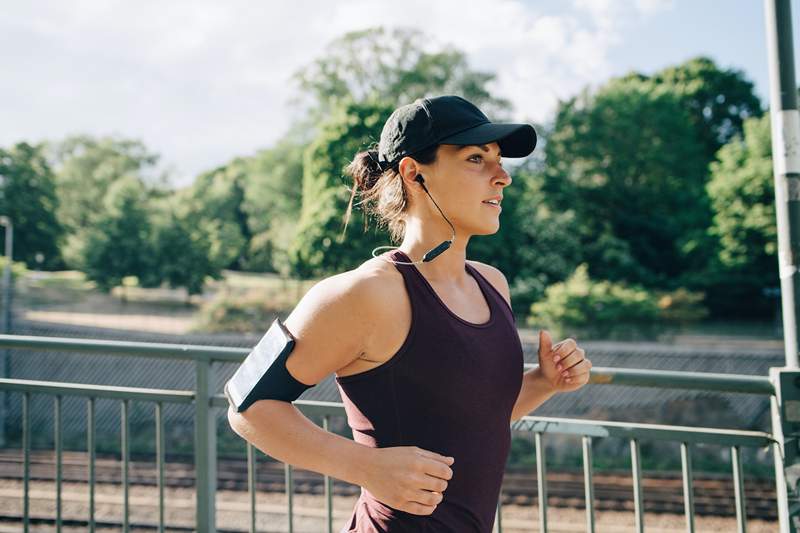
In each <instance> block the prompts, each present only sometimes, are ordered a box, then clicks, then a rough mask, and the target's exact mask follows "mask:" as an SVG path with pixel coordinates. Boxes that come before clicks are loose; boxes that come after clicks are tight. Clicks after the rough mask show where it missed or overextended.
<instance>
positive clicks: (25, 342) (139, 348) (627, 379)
mask: <svg viewBox="0 0 800 533" xmlns="http://www.w3.org/2000/svg"><path fill="white" fill-rule="evenodd" d="M0 348H14V349H27V350H62V351H63V350H66V351H79V352H94V353H103V354H106V355H115V356H135V357H153V358H161V359H182V360H194V361H219V362H229V363H238V362H241V361H242V359H244V357H245V356H246V355H247V354H248V353H250V349H249V348H232V347H221V346H202V345H195V344H168V343H156V342H130V341H111V340H92V339H72V338H65V337H35V336H28V335H0ZM525 367H526V368H527V369H531V368H535V367H536V365H532V364H527V365H525ZM591 373H592V375H591V378H590V383H592V384H596V385H633V386H642V387H659V388H665V389H696V390H706V391H708V390H715V391H725V392H739V393H748V394H769V395H772V394H775V388H774V387H773V385H772V383H771V382H770V380H769V378H768V377H767V376H747V375H739V374H713V373H710V372H678V371H668V370H647V369H636V368H610V367H593V368H592V372H591Z"/></svg>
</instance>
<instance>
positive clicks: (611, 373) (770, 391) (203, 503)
mask: <svg viewBox="0 0 800 533" xmlns="http://www.w3.org/2000/svg"><path fill="white" fill-rule="evenodd" d="M2 348H6V349H29V350H56V351H78V352H82V353H90V352H91V353H100V354H105V355H110V356H123V357H124V356H138V357H143V356H144V357H152V358H161V359H164V358H166V359H180V360H188V361H193V362H194V365H195V374H196V384H195V389H194V390H164V389H148V388H139V387H117V386H104V385H84V384H75V383H58V382H48V381H34V380H22V379H8V378H5V379H0V391H5V392H17V393H21V394H22V449H23V487H22V492H23V528H24V530H25V531H28V529H29V525H30V505H29V491H30V464H31V462H30V453H31V422H30V416H31V413H30V409H31V395H34V394H36V395H48V396H52V397H53V409H54V411H53V415H54V416H53V426H54V427H53V430H54V448H55V462H56V469H55V470H56V473H55V484H56V506H55V509H56V518H55V524H56V529H57V530H60V529H61V525H62V494H61V490H62V488H61V487H62V482H63V480H62V454H63V449H62V442H61V441H62V431H61V429H62V425H63V407H62V403H63V401H62V399H63V398H64V397H66V396H73V397H74V396H77V397H82V398H85V399H86V413H87V425H86V427H87V430H86V443H87V451H88V465H87V468H88V472H87V479H88V482H89V509H88V516H87V523H88V525H89V530H90V531H94V529H95V527H96V520H95V491H94V485H95V443H96V433H95V415H96V411H95V402H96V400H97V399H112V400H117V401H119V404H120V415H121V416H120V450H121V459H122V460H121V468H122V471H121V479H122V501H123V511H122V515H123V519H122V528H123V531H128V529H129V527H130V522H129V515H130V512H129V511H130V507H129V490H130V479H129V475H128V473H129V462H130V428H129V412H130V404H131V402H146V403H150V404H152V405H153V413H154V427H155V441H156V442H155V449H156V465H155V468H156V473H157V475H156V486H157V491H158V526H157V527H158V530H159V531H164V529H165V527H166V524H165V522H164V488H165V485H164V457H165V446H164V417H163V409H164V406H165V405H166V404H190V405H192V406H193V408H194V464H195V484H196V486H195V489H196V492H195V499H196V502H195V513H196V514H195V524H194V527H195V528H196V529H197V530H198V531H202V532H213V531H215V529H216V525H215V522H216V515H215V510H216V504H215V493H216V487H217V464H216V460H217V457H216V438H217V435H216V418H217V415H218V414H219V412H220V410H221V409H226V408H227V400H226V399H225V398H224V396H222V395H220V394H214V391H213V390H212V385H211V384H212V381H213V380H212V379H211V378H212V375H211V374H212V372H211V365H212V363H215V362H228V363H230V362H239V361H241V360H242V359H243V358H244V356H246V355H247V353H248V352H249V350H248V349H244V348H217V347H211V346H194V345H175V344H163V343H140V342H121V341H97V340H76V339H63V338H53V337H28V336H13V335H0V349H2ZM526 367H529V368H530V367H532V365H526ZM772 370H773V371H775V372H772V374H774V375H771V376H769V377H767V376H763V377H762V376H743V375H731V374H711V373H690V372H671V371H651V370H639V369H618V368H617V369H615V368H604V367H594V368H593V369H592V377H591V380H590V382H591V383H593V384H605V385H634V386H644V387H659V388H672V389H675V388H678V389H695V390H705V391H708V390H713V391H720V392H735V393H750V394H760V395H768V396H770V397H771V398H772V404H773V405H772V407H773V426H775V425H776V423H777V424H778V425H779V426H783V427H782V430H781V431H778V432H775V431H774V432H773V433H777V437H776V436H774V435H770V434H769V433H764V432H758V431H738V430H728V429H710V428H703V429H698V428H692V427H685V426H667V425H655V424H633V423H621V422H604V421H592V420H578V419H561V418H546V417H536V416H526V417H523V418H521V419H520V420H518V421H516V422H514V423H513V424H512V429H515V430H521V431H529V432H531V433H532V434H533V436H534V441H535V448H536V471H537V484H538V507H539V518H538V520H539V530H540V531H543V532H544V531H547V483H546V459H545V449H544V435H545V434H560V435H575V436H580V437H581V440H582V459H583V472H584V489H585V500H586V527H587V531H591V532H593V531H594V530H595V509H594V500H595V498H594V493H593V489H594V486H593V480H592V475H593V466H592V442H593V439H595V438H601V437H619V438H623V439H627V440H628V441H629V444H630V455H631V465H632V476H633V488H634V515H635V528H636V530H637V531H644V521H643V517H644V507H643V495H642V483H641V481H642V473H641V455H640V448H639V446H640V442H642V441H654V440H655V441H671V442H675V443H679V444H680V447H681V454H680V455H681V465H682V483H683V494H684V511H685V515H686V530H687V531H689V532H693V531H694V503H693V489H692V477H693V476H692V461H691V457H692V455H691V450H692V446H693V445H695V444H716V445H723V446H730V450H731V468H732V474H733V482H734V489H735V492H734V494H735V507H736V518H737V524H738V531H741V532H744V531H746V513H745V500H744V488H743V477H742V462H741V449H742V448H743V447H744V448H763V447H766V446H772V451H773V455H774V461H775V465H776V466H775V468H776V483H777V486H776V488H777V489H778V499H779V515H780V519H781V523H782V525H783V522H784V521H785V520H786V517H784V516H783V515H782V514H781V513H780V509H781V503H782V502H781V498H783V503H784V504H786V498H787V496H786V488H785V486H784V487H781V483H782V482H783V478H782V476H781V475H779V474H782V472H783V468H784V467H786V466H788V465H786V464H784V462H786V461H787V456H786V455H785V453H784V444H785V443H784V436H783V435H784V434H785V433H787V431H786V430H787V427H789V426H787V425H786V423H782V421H784V422H785V421H786V419H787V416H786V415H785V413H784V407H783V403H782V402H781V398H782V397H783V398H784V399H787V398H790V397H791V398H794V397H797V398H798V399H800V395H796V389H800V380H798V376H797V372H790V371H783V370H782V369H772ZM783 378H787V379H788V378H792V379H789V380H788V381H787V379H783ZM784 382H787V383H791V384H793V385H794V388H793V389H792V390H791V391H788V389H787V388H786V386H785V384H784V385H783V386H781V384H782V383H784ZM776 387H777V388H776ZM787 391H788V392H787ZM793 395H794V396H793ZM789 403H791V402H789ZM796 403H797V405H796V406H790V408H794V409H795V410H797V411H798V413H800V401H798V402H796ZM295 406H296V407H297V408H298V409H300V410H301V412H303V413H304V414H305V415H306V416H314V417H321V418H322V420H323V428H324V429H326V430H328V429H329V424H330V420H331V417H333V416H344V409H343V406H342V404H340V403H333V402H316V401H297V402H295ZM776 417H777V418H776ZM788 419H789V421H791V419H792V417H791V416H789V417H788ZM789 429H791V427H789ZM793 442H794V441H793ZM246 453H247V487H248V496H249V524H250V531H256V518H257V512H256V511H257V509H256V450H255V449H254V448H253V447H252V446H251V445H249V444H248V445H247V452H246ZM789 459H792V457H790V458H789ZM324 487H325V500H326V511H327V519H326V529H327V531H329V532H332V531H334V524H333V497H332V494H333V490H332V489H333V480H332V479H331V478H329V477H327V476H325V478H324ZM285 489H286V495H287V509H286V512H287V519H288V529H289V531H290V532H293V530H294V525H293V515H294V508H293V507H294V506H293V498H292V496H293V492H294V491H293V468H292V466H291V465H285ZM496 518H497V519H496V521H495V529H496V530H497V531H498V532H502V530H503V525H502V513H501V505H500V502H498V510H497V515H496Z"/></svg>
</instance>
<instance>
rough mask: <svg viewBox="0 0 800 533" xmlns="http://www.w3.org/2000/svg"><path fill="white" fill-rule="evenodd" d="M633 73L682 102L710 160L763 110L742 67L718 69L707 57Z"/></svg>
mask: <svg viewBox="0 0 800 533" xmlns="http://www.w3.org/2000/svg"><path fill="white" fill-rule="evenodd" d="M632 76H634V77H636V78H638V79H644V80H647V81H648V82H649V83H651V84H653V85H654V86H662V87H667V88H668V89H669V91H670V92H672V93H673V94H675V95H676V96H678V97H679V98H680V99H681V100H682V101H683V102H684V106H685V107H686V109H687V110H688V111H689V117H690V119H691V121H692V125H693V126H694V127H695V130H696V132H697V136H698V138H699V139H700V142H701V144H702V145H703V149H704V152H705V154H706V158H707V159H708V160H709V161H710V160H712V159H713V158H714V155H715V154H716V153H717V150H719V149H720V148H721V147H722V146H723V145H724V144H726V143H728V142H729V141H730V140H731V139H733V138H734V137H735V136H737V135H741V133H742V131H743V130H742V127H743V123H744V121H745V120H746V119H747V118H749V117H760V116H761V114H762V110H761V102H760V101H759V99H758V96H756V94H755V92H754V86H753V82H751V81H750V80H748V79H746V78H745V76H744V73H743V72H742V71H739V70H735V69H720V68H719V67H717V65H716V64H715V63H714V61H713V60H711V59H709V58H707V57H702V56H701V57H695V58H692V59H690V60H688V61H686V62H684V63H682V64H680V65H675V66H669V67H667V68H664V69H662V70H660V71H658V72H656V73H654V74H653V75H652V76H650V77H647V76H641V75H632Z"/></svg>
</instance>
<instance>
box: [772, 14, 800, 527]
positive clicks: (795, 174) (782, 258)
mask: <svg viewBox="0 0 800 533" xmlns="http://www.w3.org/2000/svg"><path fill="white" fill-rule="evenodd" d="M764 15H765V16H764V19H765V22H766V36H767V54H768V56H769V85H770V120H771V128H772V166H773V178H774V180H775V216H776V218H777V223H778V275H779V277H780V283H781V310H782V315H783V340H784V355H785V357H786V366H785V367H784V368H770V379H771V381H772V383H773V385H774V386H775V395H774V396H772V397H771V398H770V404H771V405H770V406H771V418H772V434H773V437H774V438H775V444H773V448H772V452H773V455H774V457H775V488H776V491H777V497H778V498H777V499H778V518H779V522H780V531H781V533H795V532H797V531H798V530H800V453H798V444H799V443H800V364H798V355H797V312H796V311H797V304H798V299H799V298H798V293H797V290H798V286H800V272H798V268H797V255H798V253H800V113H799V112H798V110H797V84H796V82H795V72H794V40H793V38H792V9H791V2H790V0H764Z"/></svg>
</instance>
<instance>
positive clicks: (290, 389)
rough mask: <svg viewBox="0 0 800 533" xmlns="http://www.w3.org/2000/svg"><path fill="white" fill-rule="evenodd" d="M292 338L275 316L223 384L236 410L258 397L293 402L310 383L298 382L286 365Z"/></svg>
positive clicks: (292, 341)
mask: <svg viewBox="0 0 800 533" xmlns="http://www.w3.org/2000/svg"><path fill="white" fill-rule="evenodd" d="M295 342H296V339H295V338H294V336H293V335H292V334H291V332H290V331H289V330H288V329H287V328H286V326H285V325H284V324H283V322H281V320H280V318H276V319H275V320H274V321H273V322H272V325H271V326H270V327H269V329H268V330H267V332H266V333H265V334H264V336H263V337H261V340H260V341H258V344H256V345H255V347H254V348H253V349H252V351H251V352H250V353H249V354H248V355H247V357H245V359H244V361H243V362H242V364H241V365H240V366H239V368H238V369H237V370H236V372H235V373H234V374H233V377H231V379H229V380H228V382H227V383H226V384H225V396H226V397H227V398H228V402H230V404H231V405H232V406H233V408H234V409H236V411H237V412H239V413H241V412H242V411H244V410H245V409H247V408H248V407H250V406H251V405H252V404H253V403H254V402H256V401H258V400H267V399H269V400H281V401H286V402H292V401H294V400H296V399H297V398H298V397H299V396H300V395H301V394H302V393H303V391H305V390H306V389H309V388H311V387H312V386H313V385H306V384H305V383H301V382H300V381H298V380H297V379H295V378H294V376H292V375H291V374H290V373H289V370H288V369H287V368H286V360H287V359H288V358H289V354H290V353H291V352H292V350H293V349H294V347H295Z"/></svg>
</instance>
